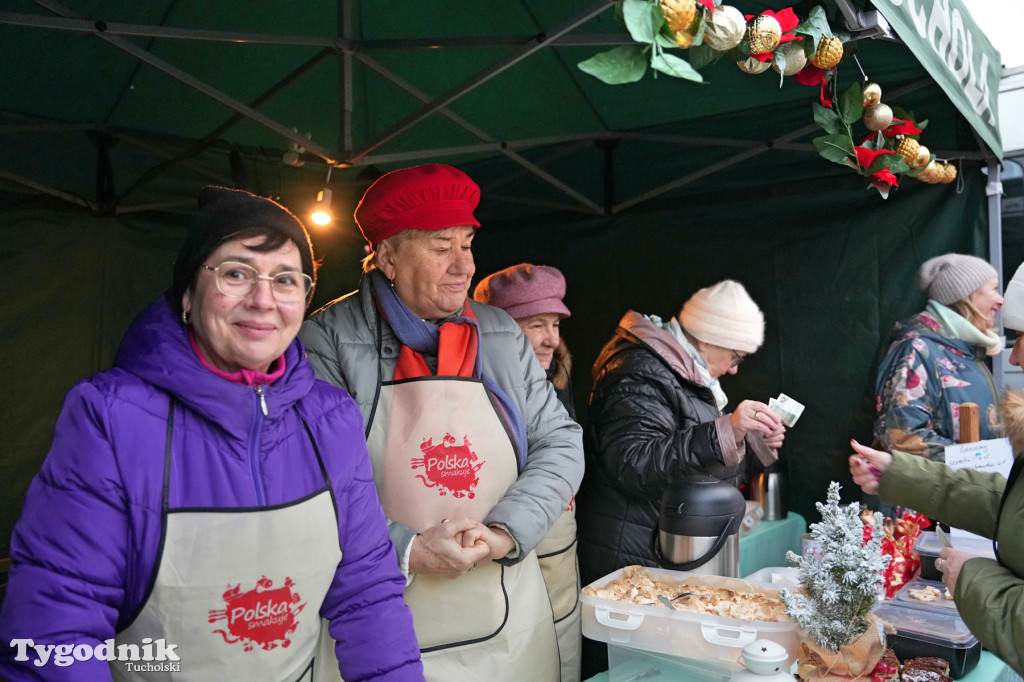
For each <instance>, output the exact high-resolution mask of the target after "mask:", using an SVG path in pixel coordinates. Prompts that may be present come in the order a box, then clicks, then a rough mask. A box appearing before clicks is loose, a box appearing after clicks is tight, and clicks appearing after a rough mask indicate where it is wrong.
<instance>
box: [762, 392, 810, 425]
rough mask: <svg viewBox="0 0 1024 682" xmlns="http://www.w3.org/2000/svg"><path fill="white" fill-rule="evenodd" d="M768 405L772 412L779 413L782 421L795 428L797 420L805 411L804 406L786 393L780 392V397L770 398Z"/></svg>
mask: <svg viewBox="0 0 1024 682" xmlns="http://www.w3.org/2000/svg"><path fill="white" fill-rule="evenodd" d="M768 407H769V408H770V409H771V411H772V412H774V413H775V414H777V415H779V418H780V419H782V423H783V424H785V425H786V427H787V428H793V427H794V426H795V425H796V420H797V419H799V418H800V415H801V414H803V412H804V406H803V405H801V404H800V403H798V402H797V401H795V400H793V399H792V398H790V397H789V396H788V395H786V394H785V393H780V394H779V397H778V398H769V399H768Z"/></svg>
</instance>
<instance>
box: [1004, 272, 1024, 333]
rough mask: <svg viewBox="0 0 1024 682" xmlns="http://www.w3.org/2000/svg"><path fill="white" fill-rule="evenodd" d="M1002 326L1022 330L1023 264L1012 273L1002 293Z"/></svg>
mask: <svg viewBox="0 0 1024 682" xmlns="http://www.w3.org/2000/svg"><path fill="white" fill-rule="evenodd" d="M1003 326H1004V327H1006V328H1007V329H1012V330H1013V331H1015V332H1024V265H1021V266H1020V267H1019V268H1017V272H1015V273H1013V279H1011V280H1010V281H1009V282H1007V284H1006V293H1004V294H1003Z"/></svg>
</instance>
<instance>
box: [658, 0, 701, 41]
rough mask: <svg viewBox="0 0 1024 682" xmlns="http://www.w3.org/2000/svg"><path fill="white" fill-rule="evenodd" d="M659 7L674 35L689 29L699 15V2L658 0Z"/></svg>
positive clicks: (694, 0) (692, 0)
mask: <svg viewBox="0 0 1024 682" xmlns="http://www.w3.org/2000/svg"><path fill="white" fill-rule="evenodd" d="M658 6H659V7H661V13H662V14H663V15H664V16H665V22H666V23H667V24H668V30H670V31H672V33H673V34H675V33H682V32H683V31H685V30H686V29H687V28H689V26H690V24H691V23H693V17H694V16H696V14H697V0H658Z"/></svg>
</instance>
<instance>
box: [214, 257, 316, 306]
mask: <svg viewBox="0 0 1024 682" xmlns="http://www.w3.org/2000/svg"><path fill="white" fill-rule="evenodd" d="M203 267H204V268H206V269H207V270H211V271H213V273H214V274H215V275H217V279H216V282H217V289H218V290H219V291H220V293H222V294H224V295H225V296H231V297H232V298H243V297H245V296H247V295H248V294H249V292H250V291H252V290H253V289H255V288H256V283H257V282H259V281H260V280H261V279H265V280H267V281H268V282H270V291H271V292H273V294H274V300H276V301H277V302H278V303H299V302H300V301H305V300H306V297H307V296H309V293H310V292H311V291H312V290H313V278H312V277H310V276H309V275H307V274H306V273H304V272H292V271H288V272H279V273H277V274H276V275H261V274H260V272H259V270H257V269H256V268H254V267H252V266H251V265H246V264H245V263H238V262H236V261H232V260H227V261H224V262H223V263H221V264H220V265H218V266H217V267H215V268H211V267H210V266H209V265H204V266H203Z"/></svg>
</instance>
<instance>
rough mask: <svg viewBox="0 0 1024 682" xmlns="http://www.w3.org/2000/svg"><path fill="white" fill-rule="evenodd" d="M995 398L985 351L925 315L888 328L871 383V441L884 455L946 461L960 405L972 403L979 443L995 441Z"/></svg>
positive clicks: (957, 435) (957, 432)
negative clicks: (873, 415)
mask: <svg viewBox="0 0 1024 682" xmlns="http://www.w3.org/2000/svg"><path fill="white" fill-rule="evenodd" d="M998 402H999V398H998V393H997V391H996V386H995V382H994V381H993V379H992V373H991V372H990V371H989V368H988V365H987V364H986V362H985V349H984V348H982V347H979V346H975V345H973V344H971V343H969V342H967V341H964V340H963V339H960V338H957V337H956V336H955V335H954V334H953V332H951V331H950V330H949V329H947V328H946V327H945V326H944V325H943V324H942V323H941V322H940V321H939V320H938V319H937V318H935V317H934V316H933V315H931V314H930V313H928V312H921V313H918V314H916V315H912V316H911V317H908V318H906V319H904V320H901V321H899V322H897V323H896V325H895V327H893V334H892V343H891V344H890V346H889V351H888V353H887V354H886V356H885V359H884V360H883V361H882V363H881V365H880V366H879V368H878V375H877V377H876V379H875V408H876V410H877V412H878V416H877V417H876V418H875V430H874V431H875V432H874V435H875V438H876V439H877V441H878V443H879V447H881V448H882V449H885V450H890V451H891V450H901V451H903V452H909V453H911V454H915V455H921V456H923V457H927V458H928V459H933V460H937V461H940V462H942V461H945V450H944V448H945V446H946V445H951V444H953V443H959V442H960V404H961V403H977V405H978V410H979V419H978V422H979V425H978V426H979V430H980V437H981V439H982V440H986V439H989V438H999V437H1001V436H1002V433H1001V432H1000V430H999V427H998V425H997V424H998Z"/></svg>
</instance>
